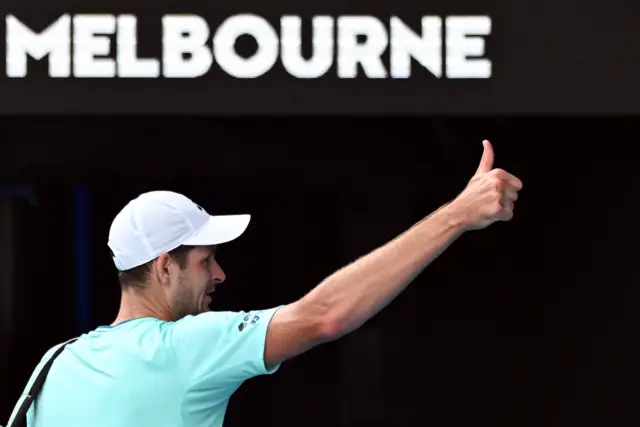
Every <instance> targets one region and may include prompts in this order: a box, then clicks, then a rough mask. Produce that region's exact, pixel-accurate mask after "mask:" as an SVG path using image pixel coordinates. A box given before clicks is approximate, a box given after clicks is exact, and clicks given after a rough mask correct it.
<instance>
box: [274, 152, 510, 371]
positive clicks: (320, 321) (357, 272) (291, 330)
mask: <svg viewBox="0 0 640 427" xmlns="http://www.w3.org/2000/svg"><path fill="white" fill-rule="evenodd" d="M493 157H494V155H493V148H492V146H491V144H490V143H489V142H488V141H485V142H484V154H483V156H482V159H481V161H480V166H479V167H478V170H477V171H476V174H475V175H474V176H473V178H472V179H471V181H470V182H469V184H468V185H467V187H466V188H465V190H464V191H463V192H462V193H461V194H460V195H459V196H458V197H456V198H455V199H454V200H453V201H452V202H450V203H448V204H446V205H445V206H443V207H442V208H440V209H439V210H437V211H436V212H434V213H432V214H431V215H429V216H428V217H427V218H425V219H424V220H422V221H420V222H419V223H417V224H416V225H414V226H413V227H412V228H410V229H409V230H407V231H406V232H405V233H403V234H401V235H400V236H398V237H396V238H395V239H394V240H392V241H390V242H388V243H387V244H385V245H384V246H381V247H379V248H377V249H375V250H374V251H373V252H371V253H369V254H367V255H365V256H363V257H362V258H360V259H358V260H357V261H355V262H353V263H351V264H350V265H348V266H346V267H344V268H342V269H340V270H338V271H337V272H335V273H334V274H332V275H331V276H329V277H328V278H326V279H325V280H324V281H323V282H322V283H320V284H319V285H318V286H317V287H316V288H314V289H313V290H312V291H311V292H309V293H308V294H307V295H305V296H304V297H303V298H302V299H300V300H298V301H296V302H294V303H292V304H289V305H287V306H284V307H282V308H281V309H280V310H278V312H277V313H276V314H275V315H274V317H273V319H272V320H271V323H270V324H269V328H268V331H267V340H266V346H265V364H266V365H267V367H271V366H275V365H277V364H279V363H281V362H283V361H285V360H287V359H289V358H291V357H293V356H296V355H298V354H300V353H303V352H305V351H307V350H309V349H310V348H312V347H314V346H315V345H318V344H321V343H324V342H328V341H332V340H335V339H337V338H339V337H341V336H343V335H345V334H347V333H349V332H351V331H353V330H354V329H356V328H358V327H360V326H361V325H362V324H363V323H365V322H366V321H367V320H369V319H370V318H371V317H373V316H374V315H375V314H376V313H378V312H379V311H380V310H381V309H382V308H383V307H385V306H386V305H387V304H389V302H391V301H392V300H393V299H394V298H395V297H396V296H397V295H398V294H399V293H400V292H402V291H403V290H404V289H405V288H406V287H407V285H409V283H411V281H412V280H413V279H414V278H415V277H416V276H417V275H418V274H419V273H420V272H421V271H422V270H423V269H424V268H425V267H426V266H428V265H429V264H430V263H431V262H432V261H433V260H435V259H436V258H437V257H438V255H440V254H441V253H442V252H443V251H444V250H445V249H447V247H448V246H449V245H450V244H451V243H453V242H454V241H455V240H456V239H457V238H458V237H459V236H460V235H461V234H462V233H464V232H465V231H467V230H473V229H481V228H485V227H487V226H488V225H490V224H491V223H493V222H496V221H508V220H510V219H511V218H512V217H513V203H514V201H515V200H516V199H517V197H518V194H517V193H518V191H519V190H520V189H521V188H522V183H521V182H520V180H519V179H518V178H516V177H514V176H513V175H511V174H509V173H507V172H505V171H503V170H501V169H493Z"/></svg>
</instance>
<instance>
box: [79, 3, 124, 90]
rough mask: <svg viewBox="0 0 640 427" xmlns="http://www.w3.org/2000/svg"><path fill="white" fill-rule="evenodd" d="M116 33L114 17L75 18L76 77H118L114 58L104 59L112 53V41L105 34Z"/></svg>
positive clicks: (88, 16) (80, 16) (90, 16)
mask: <svg viewBox="0 0 640 427" xmlns="http://www.w3.org/2000/svg"><path fill="white" fill-rule="evenodd" d="M115 32H116V19H115V17H114V16H113V15H76V16H74V18H73V75H74V76H76V77H98V78H99V77H104V78H113V77H115V76H116V62H115V61H114V60H113V59H112V58H104V57H105V56H107V55H109V54H110V53H111V40H109V37H107V36H105V34H115ZM100 56H102V57H103V58H100Z"/></svg>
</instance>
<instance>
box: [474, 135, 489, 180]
mask: <svg viewBox="0 0 640 427" xmlns="http://www.w3.org/2000/svg"><path fill="white" fill-rule="evenodd" d="M482 145H483V146H484V152H483V153H482V158H481V159H480V165H479V166H478V170H477V171H476V175H479V174H481V173H486V172H489V171H490V170H491V169H493V146H492V145H491V143H490V142H489V141H487V140H486V139H485V140H484V141H482Z"/></svg>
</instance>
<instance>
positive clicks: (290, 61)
mask: <svg viewBox="0 0 640 427" xmlns="http://www.w3.org/2000/svg"><path fill="white" fill-rule="evenodd" d="M312 25H313V27H312V28H313V30H312V33H313V37H312V53H311V58H309V59H304V58H303V57H302V19H300V17H299V16H283V17H282V19H281V20H280V28H281V29H280V39H281V42H280V45H281V49H282V51H281V54H280V55H281V60H282V65H283V66H284V68H285V70H287V72H288V73H289V74H291V75H292V76H294V77H297V78H299V79H313V78H317V77H321V76H323V75H325V74H326V73H327V71H329V69H330V68H331V65H332V64H333V18H331V17H330V16H316V17H314V18H313V19H312Z"/></svg>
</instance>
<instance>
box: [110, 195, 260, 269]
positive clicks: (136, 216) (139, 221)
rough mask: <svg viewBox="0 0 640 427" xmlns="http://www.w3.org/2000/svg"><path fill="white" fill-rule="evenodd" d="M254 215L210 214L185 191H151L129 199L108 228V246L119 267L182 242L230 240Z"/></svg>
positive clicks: (142, 260) (138, 262) (147, 258)
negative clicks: (184, 193) (186, 194)
mask: <svg viewBox="0 0 640 427" xmlns="http://www.w3.org/2000/svg"><path fill="white" fill-rule="evenodd" d="M250 219H251V215H218V216H213V215H209V214H208V213H207V212H206V211H205V210H204V209H202V208H201V207H200V206H198V205H197V204H195V203H194V202H192V201H191V200H190V199H188V198H187V197H185V196H183V195H182V194H178V193H173V192H171V191H152V192H149V193H144V194H142V195H140V196H138V197H137V198H135V199H133V200H132V201H130V202H129V203H128V204H127V205H126V206H125V207H124V208H123V209H122V210H121V211H120V213H118V215H116V217H115V219H114V220H113V223H112V224H111V229H110V230H109V242H108V245H109V248H110V249H111V251H112V252H113V261H114V263H115V264H116V267H117V268H118V270H120V271H126V270H130V269H132V268H134V267H137V266H139V265H142V264H145V263H147V262H149V261H152V260H154V259H156V258H157V257H158V256H160V254H162V253H163V252H169V251H172V250H174V249H176V248H177V247H179V246H182V245H187V246H210V245H219V244H222V243H226V242H230V241H232V240H234V239H237V238H238V237H240V235H241V234H242V233H244V231H245V230H246V229H247V226H248V225H249V220H250Z"/></svg>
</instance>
